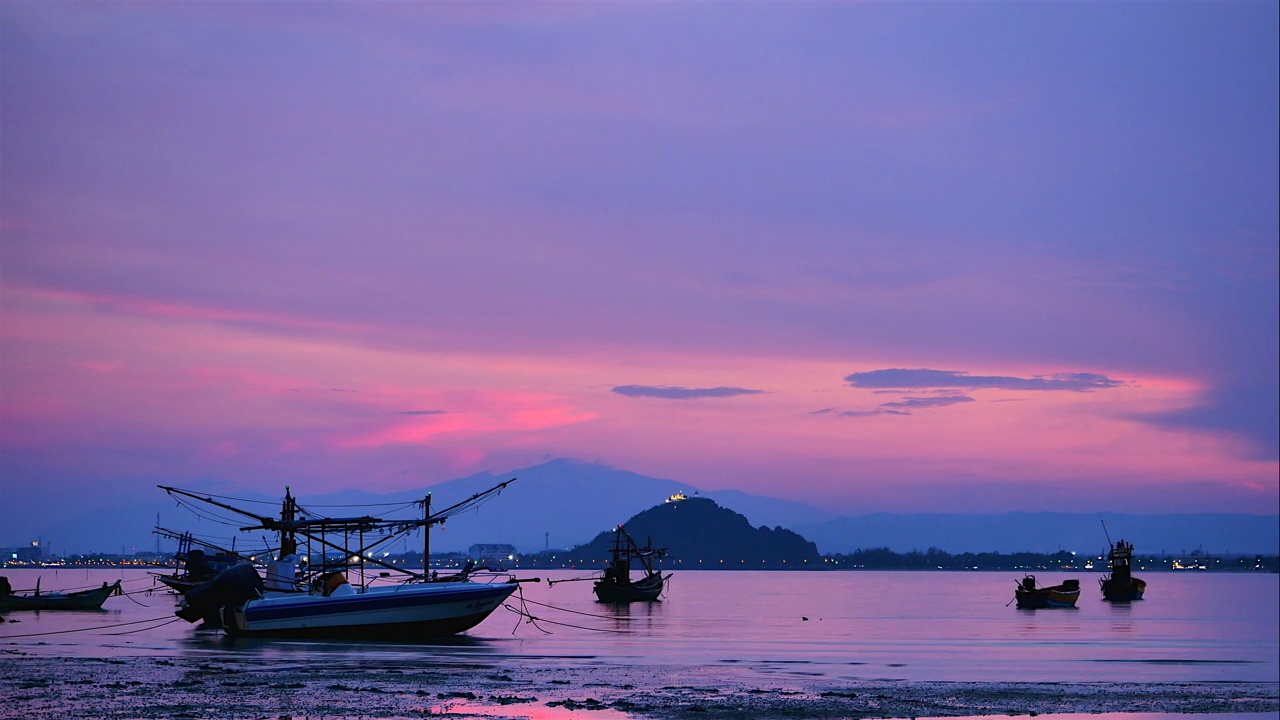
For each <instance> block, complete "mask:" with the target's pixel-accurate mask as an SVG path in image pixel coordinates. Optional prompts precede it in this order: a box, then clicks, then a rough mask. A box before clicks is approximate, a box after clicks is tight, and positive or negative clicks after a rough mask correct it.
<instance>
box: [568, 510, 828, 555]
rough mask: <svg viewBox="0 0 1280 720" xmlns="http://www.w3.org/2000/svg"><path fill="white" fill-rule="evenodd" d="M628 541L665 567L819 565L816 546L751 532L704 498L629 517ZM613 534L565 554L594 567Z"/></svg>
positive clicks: (783, 533) (741, 519)
mask: <svg viewBox="0 0 1280 720" xmlns="http://www.w3.org/2000/svg"><path fill="white" fill-rule="evenodd" d="M624 527H625V528H626V531H627V533H628V534H630V535H631V537H633V538H635V540H636V542H638V543H640V544H641V545H644V544H646V543H647V542H648V541H652V542H653V545H654V547H663V548H666V549H667V552H668V555H667V558H666V560H665V561H664V562H663V563H662V564H663V565H664V566H666V567H673V566H674V567H684V568H702V569H708V570H712V569H720V568H729V567H732V568H734V569H740V568H743V567H746V568H765V567H767V568H804V567H805V566H806V565H810V566H816V565H817V564H818V563H820V562H821V559H820V556H819V555H818V546H817V545H814V544H813V543H811V542H809V541H808V540H805V539H804V538H803V537H801V536H800V535H798V534H796V533H794V532H792V531H790V530H786V529H783V528H781V527H775V528H772V529H770V528H768V527H765V526H761V527H758V528H757V527H752V526H751V523H750V522H749V521H748V520H747V518H746V517H745V516H743V515H741V514H739V513H736V512H734V511H732V510H729V509H727V508H723V507H720V506H719V505H717V504H716V503H715V501H713V500H710V499H708V498H689V499H687V500H681V501H677V502H667V503H663V504H662V505H658V506H656V507H652V508H649V509H648V510H645V511H644V512H642V513H640V514H638V515H636V516H634V517H632V518H631V519H630V520H627V521H626V523H624ZM613 542H614V530H612V529H610V530H606V531H604V532H601V533H600V534H599V535H597V536H596V537H595V538H594V539H593V540H591V542H589V543H587V544H585V545H580V546H578V547H575V548H573V549H572V550H570V551H569V554H570V555H571V556H572V557H574V558H581V559H582V560H583V564H596V562H594V561H597V560H598V561H599V562H603V561H604V560H605V559H606V558H608V557H609V549H610V548H612V547H613Z"/></svg>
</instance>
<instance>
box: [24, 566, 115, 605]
mask: <svg viewBox="0 0 1280 720" xmlns="http://www.w3.org/2000/svg"><path fill="white" fill-rule="evenodd" d="M120 594H121V590H120V581H119V580H117V581H115V583H114V584H111V585H108V584H107V583H105V582H104V583H102V587H100V588H93V589H91V590H80V591H78V592H43V593H42V592H40V579H39V578H36V589H35V592H34V593H19V592H14V590H13V587H12V586H11V585H10V584H9V578H7V577H5V576H3V575H0V612H9V611H10V610H99V609H101V608H102V603H104V602H106V600H107V598H109V597H111V596H112V595H120Z"/></svg>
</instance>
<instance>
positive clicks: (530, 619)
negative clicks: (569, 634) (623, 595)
mask: <svg viewBox="0 0 1280 720" xmlns="http://www.w3.org/2000/svg"><path fill="white" fill-rule="evenodd" d="M518 595H519V597H520V607H518V608H517V607H512V606H511V604H510V603H503V604H502V607H504V608H506V609H507V610H510V611H511V612H513V613H515V614H516V615H518V616H520V617H523V618H525V623H526V624H528V625H533V626H534V627H535V628H538V630H541V631H542V632H543V633H545V634H547V635H550V634H551V631H550V630H547V629H545V628H543V627H541V626H539V625H538V623H540V622H543V623H548V624H550V625H559V626H560V627H567V628H573V629H575V630H589V631H591V632H603V633H614V634H618V635H627V634H630V633H631V631H630V630H612V629H609V628H593V627H587V626H585V625H574V624H572V623H564V622H557V621H555V620H548V619H546V618H542V617H538V616H537V615H534V614H533V613H531V612H529V610H528V608H527V607H526V605H530V604H531V605H541V606H542V607H545V608H550V609H552V610H563V611H564V612H569V613H575V614H578V615H586V616H588V617H595V618H601V619H604V620H616V619H618V618H612V617H610V616H608V615H593V614H591V613H584V612H579V611H577V610H570V609H568V608H561V607H556V606H555V605H548V604H546V603H540V602H538V601H536V600H529V599H527V598H525V596H524V588H519V589H518ZM519 627H520V623H519V622H517V623H516V626H515V627H513V628H511V634H512V635H515V634H516V630H517V629H519Z"/></svg>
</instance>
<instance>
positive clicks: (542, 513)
mask: <svg viewBox="0 0 1280 720" xmlns="http://www.w3.org/2000/svg"><path fill="white" fill-rule="evenodd" d="M513 477H514V478H517V481H516V482H514V483H512V484H511V485H510V486H508V487H507V488H506V489H505V490H503V491H502V493H501V494H500V495H499V496H497V497H495V498H493V499H491V500H490V501H489V502H487V503H485V504H484V505H482V506H481V507H479V508H476V509H473V510H470V511H468V512H466V513H463V514H461V515H458V516H456V517H453V518H451V519H450V520H449V521H448V522H447V523H445V524H444V525H442V526H436V527H434V528H432V531H431V548H432V551H433V552H446V551H466V550H467V548H469V547H470V546H471V545H473V544H475V543H510V544H511V545H514V546H515V547H516V548H517V549H518V550H519V551H521V552H525V553H529V552H537V551H539V550H543V549H546V548H568V547H571V546H573V545H578V544H580V543H584V542H587V541H588V540H590V539H591V538H592V537H594V536H595V535H596V534H598V533H599V532H601V531H602V530H604V529H606V528H612V527H614V526H615V525H617V524H618V523H619V522H621V521H622V520H623V519H625V518H628V517H631V516H632V515H635V514H636V513H638V512H640V511H642V510H644V509H646V508H649V507H652V506H653V505H654V504H655V503H659V502H661V501H663V500H665V499H666V498H668V497H670V496H671V495H674V494H676V493H679V492H684V493H686V494H688V495H690V496H694V495H699V496H703V497H709V498H712V499H714V500H716V501H717V502H719V503H720V504H721V505H723V506H725V507H728V508H732V509H733V510H736V511H738V512H740V513H742V514H743V515H745V516H747V517H748V518H749V519H750V521H751V522H753V523H756V524H762V525H768V526H770V527H773V526H775V525H783V526H790V525H793V524H795V523H797V522H811V523H812V522H822V521H825V520H829V519H831V518H832V517H834V516H833V515H832V514H831V513H827V512H823V511H821V510H819V509H817V508H814V507H811V506H809V505H805V504H803V503H797V502H791V501H786V500H778V499H775V498H768V497H761V496H757V495H748V494H747V493H743V492H740V491H737V490H725V491H716V492H704V491H702V490H699V489H698V488H696V487H694V486H692V485H690V484H689V483H685V482H677V481H675V480H664V479H658V478H651V477H647V476H645V475H640V474H637V473H634V472H629V471H626V470H618V469H616V468H613V467H610V466H608V465H603V464H599V463H586V462H578V461H574V460H563V459H562V460H552V461H550V462H547V463H544V464H542V465H537V466H534V467H529V468H524V469H520V470H513V471H511V472H508V473H479V474H476V475H471V476H469V477H464V478H459V479H456V480H450V481H447V482H444V483H440V484H437V485H433V486H431V487H423V488H415V489H412V490H405V491H400V492H395V493H384V494H378V493H370V492H367V491H364V490H359V489H347V490H343V491H340V492H337V493H330V494H326V495H309V494H307V492H306V488H305V487H304V486H303V484H301V483H293V491H294V493H295V494H296V495H297V496H298V498H299V502H300V503H301V504H302V505H303V506H304V507H309V508H314V509H315V510H317V511H321V512H333V513H337V514H342V513H345V512H347V511H345V510H340V509H337V508H336V506H378V505H384V506H385V505H388V504H391V505H394V504H399V503H406V502H414V501H418V500H421V499H422V498H423V497H424V496H425V495H426V494H427V493H428V492H430V493H431V497H432V509H433V510H434V511H436V512H439V511H440V510H443V509H444V508H446V507H448V506H450V505H452V504H454V503H456V502H459V501H462V500H465V499H467V498H469V497H471V496H472V495H474V494H476V493H478V492H481V491H484V490H487V489H489V488H491V487H493V486H494V485H497V484H498V483H500V482H503V481H506V480H510V479H511V478H513ZM218 492H227V490H226V489H225V488H219V489H218ZM235 494H236V496H237V497H239V498H244V499H247V500H250V501H253V504H250V505H247V506H246V507H248V508H250V509H252V510H253V511H254V512H257V513H262V514H266V515H272V514H275V513H277V512H279V503H280V497H279V496H266V495H261V494H255V493H246V492H237V493H235ZM155 495H156V499H155V501H154V502H147V503H142V504H138V505H120V506H117V507H111V508H104V509H102V510H101V511H99V512H95V513H93V514H91V515H81V516H77V517H73V518H70V519H69V520H66V521H63V522H60V523H56V524H52V525H50V526H49V527H47V528H46V529H45V531H44V532H43V533H42V538H43V539H44V541H45V543H46V546H49V545H50V544H51V545H52V547H53V550H54V551H55V552H57V553H58V554H64V555H65V554H71V553H87V552H106V553H117V552H124V553H129V554H132V553H134V552H138V551H146V550H152V549H155V547H156V540H155V537H154V536H153V535H152V534H151V529H152V527H154V526H155V525H156V516H157V514H159V516H160V524H161V525H162V526H164V527H167V528H170V529H173V530H179V531H182V530H191V531H192V532H194V533H196V534H197V535H201V536H211V535H212V536H217V537H223V538H230V536H231V535H233V534H234V530H235V528H236V527H240V526H242V525H245V524H248V522H243V523H242V522H239V521H238V520H237V521H235V522H229V523H225V524H223V523H220V522H218V521H217V520H216V519H214V518H211V517H208V516H205V517H198V516H197V515H195V514H194V513H192V512H190V511H189V510H187V509H185V508H181V507H177V506H176V504H175V501H174V500H173V499H171V498H170V497H169V496H167V495H165V494H164V493H163V492H162V491H160V490H156V493H155ZM259 503H262V504H259ZM231 504H235V505H244V503H238V502H232V503H231ZM326 506H328V507H326ZM359 512H360V513H365V512H368V513H371V514H378V513H380V512H382V510H381V509H380V508H377V507H362V508H360V509H359ZM218 514H219V515H222V516H228V515H229V513H225V512H223V511H218ZM32 539H35V538H32ZM239 542H241V543H243V542H244V538H243V537H242V538H241V539H240V540H239ZM253 544H254V546H255V547H256V546H262V545H265V544H266V543H265V542H264V541H263V540H262V539H261V534H259V536H256V537H255V538H254V543H253ZM173 545H174V544H173V543H171V542H165V543H162V544H161V549H163V550H166V551H172V550H173V549H174V546H173ZM238 547H243V545H239V546H238ZM420 547H421V540H420V538H414V537H410V538H408V539H407V541H406V545H405V547H404V548H403V549H410V550H414V549H420ZM390 550H391V551H392V552H400V551H401V550H402V547H401V544H400V543H399V542H397V543H395V544H394V545H393V546H392V547H391V548H390Z"/></svg>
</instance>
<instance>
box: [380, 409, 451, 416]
mask: <svg viewBox="0 0 1280 720" xmlns="http://www.w3.org/2000/svg"><path fill="white" fill-rule="evenodd" d="M447 412H449V411H448V410H396V411H395V412H393V413H391V414H392V415H443V414H445V413H447Z"/></svg>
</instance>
